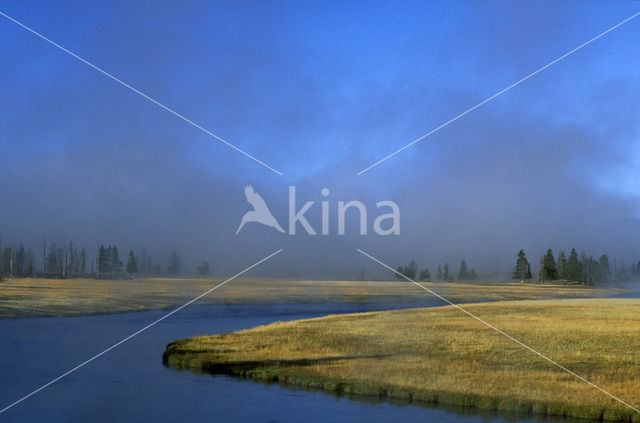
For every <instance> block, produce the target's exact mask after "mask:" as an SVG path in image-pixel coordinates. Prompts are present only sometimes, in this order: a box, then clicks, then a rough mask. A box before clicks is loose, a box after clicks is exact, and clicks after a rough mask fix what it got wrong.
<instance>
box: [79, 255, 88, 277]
mask: <svg viewBox="0 0 640 423" xmlns="http://www.w3.org/2000/svg"><path fill="white" fill-rule="evenodd" d="M80 274H81V275H82V277H86V276H87V252H86V251H85V250H84V248H83V249H82V251H80Z"/></svg>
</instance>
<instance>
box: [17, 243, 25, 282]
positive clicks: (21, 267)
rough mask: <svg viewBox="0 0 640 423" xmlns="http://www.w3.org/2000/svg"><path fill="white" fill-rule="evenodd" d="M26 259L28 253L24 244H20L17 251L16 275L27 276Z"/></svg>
mask: <svg viewBox="0 0 640 423" xmlns="http://www.w3.org/2000/svg"><path fill="white" fill-rule="evenodd" d="M26 259H27V253H26V252H25V251H24V246H23V245H22V244H20V247H18V252H17V253H16V264H15V272H14V273H15V275H16V276H26V274H27V269H26Z"/></svg>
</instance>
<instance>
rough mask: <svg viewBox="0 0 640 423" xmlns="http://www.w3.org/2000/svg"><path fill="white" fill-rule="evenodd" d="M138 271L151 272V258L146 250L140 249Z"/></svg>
mask: <svg viewBox="0 0 640 423" xmlns="http://www.w3.org/2000/svg"><path fill="white" fill-rule="evenodd" d="M140 273H142V274H144V275H149V274H151V273H153V260H152V259H151V256H148V255H147V250H145V249H143V250H142V258H141V259H140Z"/></svg>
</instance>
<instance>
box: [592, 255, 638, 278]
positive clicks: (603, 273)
mask: <svg viewBox="0 0 640 423" xmlns="http://www.w3.org/2000/svg"><path fill="white" fill-rule="evenodd" d="M638 264H639V265H640V262H638ZM598 266H599V268H600V281H601V282H604V283H607V282H609V279H610V278H611V267H610V266H609V257H607V255H606V254H603V255H601V256H600V259H599V260H598Z"/></svg>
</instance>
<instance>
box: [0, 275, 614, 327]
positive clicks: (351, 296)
mask: <svg viewBox="0 0 640 423" xmlns="http://www.w3.org/2000/svg"><path fill="white" fill-rule="evenodd" d="M221 281H222V279H216V278H135V279H132V280H115V281H111V280H95V279H6V280H5V281H3V282H0V318H2V317H26V316H68V315H81V314H93V313H114V312H125V311H139V310H151V309H166V308H170V307H175V306H177V305H180V304H183V303H184V302H185V301H187V300H190V299H191V298H194V297H196V296H198V295H200V294H201V293H203V292H205V291H207V290H208V289H210V288H211V287H213V286H214V285H216V284H218V283H220V282H221ZM425 286H427V287H429V288H430V289H433V290H435V291H436V292H438V293H440V294H442V295H444V296H445V297H447V298H449V299H451V300H452V301H454V302H465V301H494V300H509V299H544V298H589V297H604V296H607V295H611V294H612V293H613V294H615V293H617V292H620V290H613V291H612V290H606V289H601V288H592V287H584V286H566V285H536V284H526V285H521V284H518V283H506V284H505V283H434V282H426V283H425ZM423 298H424V291H421V290H420V289H418V288H416V287H415V286H414V285H413V284H411V283H408V282H363V281H309V280H273V279H237V280H234V281H231V282H230V283H229V284H227V285H225V286H224V287H223V288H221V289H219V290H216V291H215V292H213V293H211V294H210V295H208V296H207V297H205V298H202V299H201V300H200V303H221V304H232V303H285V302H287V303H304V302H370V301H376V302H405V303H406V302H407V301H409V302H410V301H412V300H422V299H423Z"/></svg>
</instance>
